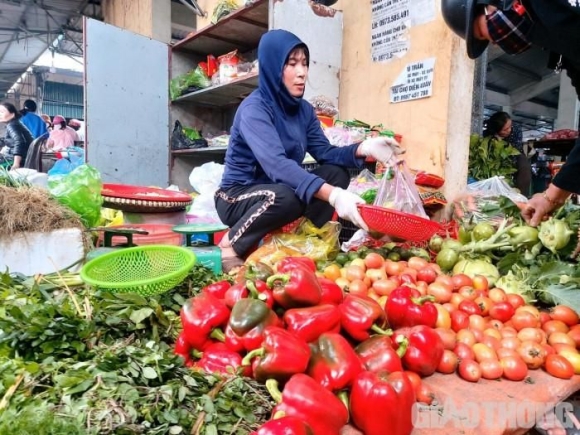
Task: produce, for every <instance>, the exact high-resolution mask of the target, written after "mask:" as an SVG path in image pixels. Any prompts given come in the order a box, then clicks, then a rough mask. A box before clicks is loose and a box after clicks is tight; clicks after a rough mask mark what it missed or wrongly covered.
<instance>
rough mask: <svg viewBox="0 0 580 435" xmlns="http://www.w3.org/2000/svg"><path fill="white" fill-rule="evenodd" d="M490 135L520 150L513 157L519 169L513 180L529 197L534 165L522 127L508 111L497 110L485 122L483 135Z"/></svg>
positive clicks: (514, 164) (513, 162)
mask: <svg viewBox="0 0 580 435" xmlns="http://www.w3.org/2000/svg"><path fill="white" fill-rule="evenodd" d="M488 136H495V137H496V138H498V139H501V140H504V141H506V142H507V143H508V144H509V145H511V146H512V147H514V148H515V149H517V150H518V151H519V153H520V154H519V155H517V156H515V157H514V158H513V159H512V164H513V166H514V168H515V169H516V170H517V172H516V173H515V174H514V176H513V181H514V185H515V187H517V188H518V190H519V191H520V192H521V193H522V195H524V196H525V197H528V196H529V195H530V188H531V183H532V165H531V163H530V161H529V159H528V158H527V156H526V155H525V153H524V148H523V140H522V129H521V127H520V126H519V125H517V124H514V123H513V122H512V119H511V118H510V116H509V115H508V114H507V113H506V112H496V113H494V114H493V115H491V116H490V117H489V119H488V120H487V121H486V123H485V126H484V130H483V137H488Z"/></svg>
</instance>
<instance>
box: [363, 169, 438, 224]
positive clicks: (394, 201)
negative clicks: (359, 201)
mask: <svg viewBox="0 0 580 435" xmlns="http://www.w3.org/2000/svg"><path fill="white" fill-rule="evenodd" d="M374 205H378V206H380V207H385V208H390V209H392V210H397V211H401V212H403V213H409V214H414V215H417V216H420V217H422V218H425V219H429V217H428V216H427V213H425V209H424V208H423V202H422V201H421V197H420V196H419V192H418V191H417V187H416V186H415V182H414V179H413V177H412V176H411V174H410V173H409V171H408V170H407V166H406V164H405V162H404V161H401V162H398V163H397V164H395V165H394V166H389V167H388V168H387V169H386V171H385V174H384V175H383V178H382V180H381V183H380V186H379V190H378V192H377V196H376V199H375V203H374Z"/></svg>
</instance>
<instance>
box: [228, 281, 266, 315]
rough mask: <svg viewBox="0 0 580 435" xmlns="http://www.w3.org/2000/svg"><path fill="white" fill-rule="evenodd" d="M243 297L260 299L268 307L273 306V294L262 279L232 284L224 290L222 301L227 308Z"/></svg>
mask: <svg viewBox="0 0 580 435" xmlns="http://www.w3.org/2000/svg"><path fill="white" fill-rule="evenodd" d="M244 298H254V299H260V300H261V301H264V302H266V305H268V307H269V308H272V307H273V306H274V296H273V295H272V291H271V290H270V288H269V287H268V286H267V285H266V283H265V282H264V281H256V282H255V283H254V282H252V281H250V280H247V281H246V282H245V283H237V284H234V285H233V286H231V287H230V288H229V289H228V290H227V291H226V294H225V297H224V302H225V304H226V305H227V306H228V307H229V308H233V306H234V305H235V304H236V302H237V301H239V300H240V299H244Z"/></svg>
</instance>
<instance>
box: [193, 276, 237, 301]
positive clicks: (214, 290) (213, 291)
mask: <svg viewBox="0 0 580 435" xmlns="http://www.w3.org/2000/svg"><path fill="white" fill-rule="evenodd" d="M231 286H232V284H231V283H230V282H229V281H228V280H225V279H224V280H223V281H218V282H214V283H212V284H209V285H206V286H205V287H204V288H202V289H201V292H202V293H208V294H210V295H211V296H214V297H216V298H218V299H224V298H225V296H226V291H228V289H229V288H230V287H231Z"/></svg>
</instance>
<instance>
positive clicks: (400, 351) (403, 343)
mask: <svg viewBox="0 0 580 435" xmlns="http://www.w3.org/2000/svg"><path fill="white" fill-rule="evenodd" d="M397 343H398V345H399V347H398V348H397V350H396V353H397V355H399V358H403V356H404V355H405V353H406V352H407V348H408V347H409V339H408V338H407V337H402V338H401V339H400V340H398V341H397Z"/></svg>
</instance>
